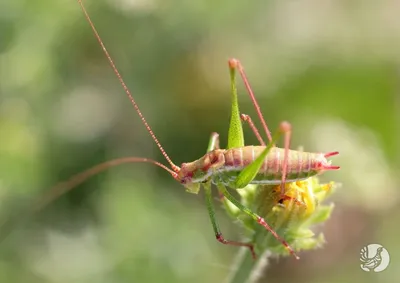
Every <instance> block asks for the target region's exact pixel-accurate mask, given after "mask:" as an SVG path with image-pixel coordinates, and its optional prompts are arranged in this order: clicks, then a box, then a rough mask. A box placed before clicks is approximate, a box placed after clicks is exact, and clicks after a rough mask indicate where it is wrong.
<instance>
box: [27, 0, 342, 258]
mask: <svg viewBox="0 0 400 283" xmlns="http://www.w3.org/2000/svg"><path fill="white" fill-rule="evenodd" d="M78 2H79V5H80V6H81V8H82V10H83V13H84V15H85V18H86V20H87V21H88V23H89V25H90V27H91V29H92V30H93V33H94V35H95V37H96V39H97V41H98V42H99V44H100V46H101V48H102V50H103V52H104V54H105V56H106V58H107V60H108V62H109V64H110V65H111V68H112V69H113V71H114V73H115V75H116V77H117V78H118V80H119V82H120V84H121V85H122V87H123V89H124V91H125V93H126V95H127V96H128V98H129V100H130V101H131V104H132V105H133V107H134V108H135V110H136V112H137V114H138V115H139V117H140V119H141V120H142V123H143V124H144V126H145V128H146V129H147V131H148V132H149V134H150V136H151V137H152V139H153V140H154V142H155V144H156V145H157V147H158V148H159V150H160V152H161V153H162V155H163V156H164V158H165V159H166V161H167V162H168V163H169V167H167V166H166V165H163V164H162V163H160V162H157V161H154V160H151V159H148V158H140V157H125V158H119V159H114V160H110V161H107V162H104V163H101V164H99V165H97V166H94V167H92V168H90V169H88V170H87V171H85V172H82V173H80V174H78V175H75V176H73V177H72V178H70V179H69V180H67V181H66V182H63V183H60V184H58V185H56V186H55V187H53V188H52V189H50V191H48V193H47V194H46V195H45V196H44V197H43V198H42V199H41V200H40V201H39V202H38V203H36V205H35V206H34V209H33V210H39V209H41V208H43V207H44V206H46V205H47V204H48V203H50V202H52V201H53V200H55V199H56V198H58V197H60V196H61V195H62V194H64V193H66V192H67V191H69V190H71V189H72V188H74V187H76V186H78V185H79V184H80V183H82V182H84V181H85V180H86V179H88V178H89V177H91V176H93V175H95V174H98V173H100V172H102V171H104V170H106V169H107V168H110V167H113V166H117V165H121V164H125V163H139V162H145V163H151V164H154V165H156V166H158V167H161V168H163V169H164V170H165V171H167V172H168V173H169V174H170V175H171V176H172V177H173V178H174V179H175V180H176V181H178V182H179V183H181V184H182V185H183V186H184V187H185V188H186V191H187V192H190V193H195V194H197V193H198V192H199V190H200V188H201V186H203V188H204V191H205V197H206V204H207V209H208V213H209V216H210V220H211V223H212V227H213V230H214V233H215V237H216V239H217V240H218V241H219V242H221V243H223V244H227V245H234V246H243V247H247V248H248V249H249V250H250V252H251V253H252V255H253V257H254V258H255V257H256V255H255V251H254V247H253V244H252V243H245V242H238V241H230V240H227V239H225V238H224V237H223V235H222V233H221V231H220V229H219V225H218V222H217V220H216V218H215V210H214V205H213V202H212V194H211V188H212V185H215V186H216V187H217V189H218V191H219V193H220V194H221V195H222V196H223V197H225V198H226V199H227V200H229V201H230V202H231V203H232V204H233V205H235V206H236V207H237V208H238V209H240V210H241V211H242V212H243V213H245V214H246V215H248V216H250V217H251V218H252V219H254V221H256V222H257V223H258V224H260V225H262V226H263V227H264V228H265V229H266V230H268V231H269V232H270V233H271V234H272V235H273V236H274V237H275V238H276V239H277V240H278V241H280V242H281V243H282V244H283V245H284V246H285V247H286V249H287V250H288V251H289V252H290V253H291V254H292V255H293V256H294V257H295V258H297V259H298V256H297V255H296V254H295V252H294V250H293V249H292V248H291V247H290V246H289V244H288V243H287V242H286V241H285V240H284V239H283V238H282V237H281V236H279V235H278V234H277V233H276V232H275V231H274V229H273V228H272V227H271V226H270V225H269V224H268V223H267V222H266V221H265V220H264V219H263V218H262V217H261V216H259V215H257V214H256V213H254V212H253V211H251V210H250V209H249V208H247V207H245V206H244V205H243V204H242V203H241V202H239V201H238V200H236V199H235V197H234V196H233V195H232V194H231V193H230V192H229V191H228V189H227V187H229V188H230V189H241V188H244V187H246V186H247V185H249V184H264V185H267V184H268V185H281V192H280V196H281V197H280V199H281V200H287V199H288V198H290V197H288V196H287V195H285V183H287V182H294V181H299V180H304V179H307V178H309V177H312V176H315V175H317V174H320V173H322V172H324V171H326V170H336V169H339V166H333V165H331V163H330V161H328V160H327V158H328V157H331V156H333V155H336V154H338V152H329V153H326V154H323V153H310V152H302V151H295V150H290V149H289V145H290V139H291V125H290V124H289V123H288V122H282V123H281V124H280V126H279V129H278V130H277V131H276V133H275V134H274V135H271V133H270V131H269V129H268V126H267V123H266V122H265V120H264V117H263V115H262V113H261V110H260V107H259V105H258V102H257V100H256V98H255V96H254V94H253V91H252V89H251V87H250V84H249V82H248V79H247V77H246V74H245V72H244V69H243V67H242V64H241V63H240V62H239V61H238V60H237V59H230V60H229V61H228V64H229V71H230V84H231V99H232V102H231V103H232V105H231V119H230V126H229V133H228V144H227V149H221V148H220V147H219V135H218V134H217V133H212V134H211V138H210V141H209V145H208V148H207V152H206V154H205V155H204V156H202V157H201V158H199V159H197V160H195V161H193V162H188V163H183V164H182V165H181V166H180V167H179V166H177V165H176V164H174V163H173V161H172V160H171V159H170V157H169V156H168V154H167V153H166V151H165V150H164V148H163V147H162V145H161V143H160V142H159V141H158V139H157V137H156V136H155V134H154V133H153V131H152V129H151V127H150V126H149V124H148V123H147V121H146V119H145V118H144V116H143V114H142V112H141V110H140V109H139V107H138V105H137V103H136V101H135V100H134V98H133V96H132V94H131V92H130V90H129V88H128V87H127V85H126V84H125V82H124V80H123V78H122V76H121V74H120V73H119V71H118V69H117V67H116V65H115V63H114V62H113V60H112V58H111V56H110V54H109V53H108V51H107V49H106V47H105V45H104V43H103V41H102V40H101V38H100V35H99V34H98V32H97V30H96V28H95V26H94V24H93V22H92V21H91V19H90V17H89V14H88V13H87V11H86V9H85V7H84V5H83V3H82V0H78ZM237 71H238V72H239V74H240V76H241V78H242V80H243V82H244V84H245V87H246V90H247V92H248V94H249V96H250V99H251V101H252V103H253V105H254V108H255V110H256V112H257V116H258V118H259V119H260V121H261V124H262V126H263V131H264V132H265V134H266V136H267V138H268V143H265V141H264V140H263V138H262V136H261V134H260V133H259V131H258V129H257V128H256V126H255V125H254V123H253V121H252V119H251V118H250V116H248V115H245V114H240V111H239V104H238V96H237V89H236V72H237ZM242 122H245V123H247V124H248V125H249V127H250V128H251V130H252V131H253V133H254V134H255V136H256V138H257V140H258V141H259V143H260V145H258V146H245V142H244V135H243V128H242ZM282 135H284V148H278V147H276V146H275V144H276V142H277V140H278V139H279V138H280V137H281V136H282ZM294 200H295V199H294ZM295 201H296V200H295Z"/></svg>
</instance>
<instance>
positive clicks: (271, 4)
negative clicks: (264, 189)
mask: <svg viewBox="0 0 400 283" xmlns="http://www.w3.org/2000/svg"><path fill="white" fill-rule="evenodd" d="M85 3H87V5H86V6H87V8H88V11H89V13H90V15H91V16H92V18H93V21H94V22H95V24H96V27H97V29H98V31H99V32H100V34H101V36H102V38H103V40H104V42H105V44H106V46H107V47H108V49H109V51H110V53H111V54H112V56H113V58H114V60H115V62H116V63H117V66H118V67H119V69H120V71H121V73H122V74H123V76H124V78H125V80H126V82H127V84H128V85H129V87H130V88H131V90H132V92H133V95H134V96H135V99H136V100H137V102H138V103H139V105H140V107H141V108H142V111H143V113H144V115H145V116H146V118H147V119H148V120H149V123H150V125H151V126H152V127H153V130H154V132H155V133H156V135H157V137H158V138H159V139H160V141H161V142H162V144H163V146H164V147H165V149H166V150H167V152H168V154H169V155H170V156H171V158H172V159H173V160H174V161H175V162H176V163H177V164H180V163H181V162H187V161H192V160H194V159H197V158H198V157H200V156H201V155H203V154H204V152H205V150H206V147H207V141H208V139H209V135H210V133H211V132H212V131H217V132H219V133H220V134H221V141H225V140H226V137H227V130H228V121H229V107H230V103H229V97H230V96H229V95H230V94H229V75H228V68H227V64H226V63H227V59H228V58H229V57H231V56H234V57H237V58H239V59H241V61H242V63H243V64H244V66H245V68H246V70H247V74H248V76H249V78H250V82H251V83H252V86H253V88H254V91H255V93H256V95H257V98H259V103H260V105H262V110H263V113H264V115H265V117H266V119H267V122H268V123H269V125H270V127H272V128H275V127H276V126H277V125H278V123H279V121H282V120H284V119H285V120H288V121H290V122H291V123H292V124H293V139H292V147H293V148H297V147H298V146H304V148H305V150H308V151H315V152H318V151H322V152H326V151H335V150H338V151H339V152H340V156H339V157H337V158H335V160H334V163H335V164H338V165H340V166H341V168H342V170H341V171H339V172H330V173H327V174H326V175H324V176H322V178H321V179H322V180H325V181H326V180H335V181H336V182H340V183H342V187H341V188H338V189H337V193H336V194H335V195H334V198H335V206H336V208H335V211H334V213H333V215H332V218H331V219H330V220H329V221H328V222H327V223H326V224H325V225H324V226H321V227H320V229H323V230H324V234H325V237H326V241H327V244H326V245H325V246H324V248H323V249H320V250H317V251H313V252H307V253H304V254H301V257H302V259H301V261H300V262H296V263H295V262H293V259H290V258H288V259H284V260H280V261H279V262H278V261H277V262H275V263H274V264H273V265H272V266H270V268H269V270H267V276H266V277H265V278H263V279H260V281H261V282H262V281H263V280H265V281H267V279H268V282H280V283H282V282H293V281H294V280H296V282H300V283H301V282H338V281H340V282H354V281H355V280H362V281H363V282H378V281H379V282H393V280H394V279H395V278H398V277H399V276H400V274H399V272H400V271H399V270H398V269H396V268H395V266H396V265H397V264H399V258H400V257H399V254H400V243H399V242H398V241H397V239H398V236H399V233H400V231H399V228H398V225H397V220H398V217H399V212H400V209H399V206H398V204H399V190H398V188H399V187H398V183H399V179H398V178H399V176H398V172H399V169H400V166H399V163H400V153H399V150H398V147H399V144H400V138H399V130H400V127H399V125H400V117H399V116H400V114H399V113H400V64H399V63H400V53H399V52H398V50H399V47H400V19H399V17H398V9H399V4H398V3H397V1H391V0H382V1H361V0H358V1H357V0H355V1H329V0H328V1H319V0H300V1H291V0H285V1H276V0H269V1H256V2H244V1H242V2H241V1H237V2H232V1H227V0H224V1H219V2H215V1H176V0H119V1H111V0H109V1H105V0H97V1H89V0H88V1H86V2H85ZM239 91H240V94H241V96H240V103H241V105H240V107H241V110H242V111H243V112H244V113H247V114H250V115H252V116H253V117H254V116H255V114H254V110H253V108H252V105H251V103H250V101H249V99H248V98H247V97H246V95H245V94H244V90H243V87H242V86H240V88H239ZM245 131H246V135H245V136H246V141H247V143H248V144H256V140H255V138H254V137H253V135H252V133H251V132H250V130H248V129H247V128H246V127H245ZM0 133H1V139H0V204H1V207H0V213H1V215H0V217H1V218H2V219H6V218H7V217H8V216H9V215H13V214H14V213H16V212H17V211H19V210H20V209H21V208H23V207H25V206H26V205H29V203H31V201H32V200H33V199H34V198H35V197H37V196H38V195H40V193H41V192H44V191H46V188H49V187H51V186H52V185H54V184H55V183H57V182H58V181H60V180H64V179H66V178H68V177H69V176H71V175H73V174H75V173H78V172H80V171H82V170H84V169H86V168H88V167H90V166H92V165H95V164H97V163H99V162H101V161H104V160H107V159H111V158H115V157H121V156H128V155H133V156H143V157H151V158H154V159H157V160H160V161H162V162H164V160H163V158H162V155H161V154H160V153H159V152H158V151H157V148H156V147H155V145H154V143H153V142H152V140H151V138H150V137H149V135H148V133H147V132H146V130H145V129H144V127H143V125H142V124H141V121H140V119H139V118H138V117H137V115H136V113H135V112H134V110H133V109H132V107H131V105H130V103H129V101H128V100H127V98H126V96H125V95H124V93H123V90H122V88H121V86H120V85H119V84H118V81H117V80H116V78H115V76H114V75H113V73H112V70H111V69H110V67H109V65H108V63H107V61H106V60H105V58H104V55H103V54H102V52H101V49H100V48H99V46H98V44H97V42H96V40H95V38H94V37H93V35H92V32H91V30H90V28H89V26H88V24H87V22H86V21H85V19H84V17H83V14H82V12H81V11H80V9H79V6H78V4H77V3H76V1H73V0H68V1H67V0H53V1H48V0H38V1H28V0H13V1H2V2H0ZM221 146H225V144H224V143H222V144H221ZM202 198H203V195H202V194H201V195H200V196H199V197H194V196H193V195H191V194H185V192H184V188H183V187H181V186H180V185H179V184H176V183H175V182H174V180H172V179H171V178H170V176H169V175H168V174H166V173H165V172H163V171H162V170H161V169H159V168H155V167H154V168H153V167H151V166H150V165H146V164H132V165H127V166H122V167H118V168H113V169H110V170H109V171H107V172H106V173H104V174H101V175H98V176H96V177H94V178H92V179H90V180H88V182H86V183H85V184H83V185H81V186H79V187H78V188H76V190H74V191H72V192H71V193H69V194H67V195H66V196H64V197H62V198H60V199H59V200H57V201H56V202H54V203H53V204H51V206H49V207H48V208H46V209H45V210H43V211H42V212H40V213H38V214H37V215H35V216H33V217H30V218H29V219H27V220H26V221H25V223H24V225H18V227H17V228H16V229H14V231H13V233H12V234H11V235H10V237H8V238H7V239H6V240H5V241H3V242H2V243H1V245H0V282H78V283H79V282H91V281H95V282H136V281H138V282H221V281H222V280H223V279H224V278H226V276H227V274H228V273H230V268H231V266H232V261H233V257H234V255H235V254H236V252H237V249H235V248H233V247H227V246H223V245H220V244H219V243H217V242H216V241H215V239H214V235H213V233H212V228H211V225H210V223H209V219H208V216H207V212H206V209H205V206H204V203H203V199H202ZM217 213H218V215H217V217H218V218H219V219H220V222H221V224H222V225H221V226H222V227H221V228H222V229H223V232H224V235H225V236H226V237H227V238H232V239H235V238H239V237H240V235H238V234H237V227H236V226H235V225H234V224H232V221H231V220H230V219H229V217H227V216H226V213H224V212H223V210H219V211H217ZM27 217H28V216H27ZM369 243H379V244H381V245H383V246H384V247H385V248H386V249H387V250H388V251H389V253H390V255H391V263H390V266H389V268H388V269H387V270H385V271H384V272H382V273H379V274H378V273H377V274H370V273H366V272H363V271H362V270H361V269H360V267H359V264H360V262H359V252H360V250H361V248H362V247H363V246H365V245H366V244H369ZM288 270H290V272H287V271H288Z"/></svg>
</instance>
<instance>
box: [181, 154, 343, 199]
mask: <svg viewBox="0 0 400 283" xmlns="http://www.w3.org/2000/svg"><path fill="white" fill-rule="evenodd" d="M264 149H265V146H244V147H239V148H232V149H216V150H213V151H211V152H208V153H207V154H205V155H204V156H203V157H201V158H200V159H198V160H196V161H193V162H189V163H183V164H182V165H181V168H180V170H179V171H178V175H177V176H176V179H177V180H178V181H179V182H181V183H182V184H184V185H185V186H186V187H187V188H188V190H189V191H192V192H197V191H198V186H196V184H199V183H203V182H206V181H208V180H211V182H212V183H214V184H221V183H222V184H224V185H227V186H230V187H231V188H234V189H235V187H234V185H233V184H234V181H235V180H236V178H237V176H238V174H239V173H240V172H241V171H242V170H243V169H244V168H245V167H247V166H248V165H250V164H251V163H252V162H253V161H254V160H255V159H256V158H257V157H258V156H259V155H260V154H261V152H262V151H263V150H264ZM284 152H285V149H283V148H278V147H272V148H271V150H270V152H269V153H268V155H267V157H266V158H265V159H264V163H263V165H262V167H261V169H260V170H259V172H258V173H257V175H256V177H255V178H254V179H253V180H252V181H251V182H250V184H263V185H279V184H281V182H282V174H283V164H284V162H283V161H284V160H283V159H284ZM336 154H338V152H329V153H326V154H324V153H311V152H303V151H297V150H289V151H288V159H287V167H286V168H287V170H286V181H285V182H295V181H300V180H304V179H307V178H309V177H312V176H315V175H318V174H321V173H323V172H324V171H327V170H337V169H339V168H340V167H339V166H333V165H331V162H330V161H328V160H327V158H328V157H330V156H334V155H336Z"/></svg>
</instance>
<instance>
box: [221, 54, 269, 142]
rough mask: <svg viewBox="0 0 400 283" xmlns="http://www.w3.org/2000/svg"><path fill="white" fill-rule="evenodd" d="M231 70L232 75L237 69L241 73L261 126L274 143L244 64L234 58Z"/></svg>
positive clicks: (231, 62) (231, 61)
mask: <svg viewBox="0 0 400 283" xmlns="http://www.w3.org/2000/svg"><path fill="white" fill-rule="evenodd" d="M229 68H230V69H231V73H232V72H233V73H234V71H235V70H236V69H237V70H238V71H239V74H240V76H241V77H242V80H243V83H244V85H245V87H246V89H247V92H248V94H249V96H250V99H251V102H253V106H254V108H255V109H256V112H257V115H258V118H259V119H260V121H261V124H262V126H263V128H264V131H265V133H266V135H267V137H268V140H269V141H270V142H271V141H272V136H271V132H270V131H269V129H268V126H267V123H266V122H265V119H264V116H263V114H262V113H261V109H260V106H259V105H258V102H257V99H256V97H255V96H254V93H253V90H252V89H251V86H250V83H249V80H248V79H247V76H246V73H245V72H244V68H243V66H242V63H240V61H239V60H237V59H234V58H232V59H230V60H229Z"/></svg>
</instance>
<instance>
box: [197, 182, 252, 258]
mask: <svg viewBox="0 0 400 283" xmlns="http://www.w3.org/2000/svg"><path fill="white" fill-rule="evenodd" d="M204 191H205V196H206V202H207V210H208V214H209V215H210V220H211V224H212V226H213V229H214V233H215V238H216V239H217V240H218V242H220V243H222V244H224V245H231V246H238V247H247V248H248V249H249V250H250V252H251V254H252V256H253V258H254V259H255V258H256V253H255V251H254V246H253V244H251V243H243V242H237V241H230V240H226V239H225V238H224V237H223V235H222V233H221V230H220V228H219V225H218V222H217V219H216V217H215V209H214V205H213V202H212V194H211V182H207V183H205V184H204Z"/></svg>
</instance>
